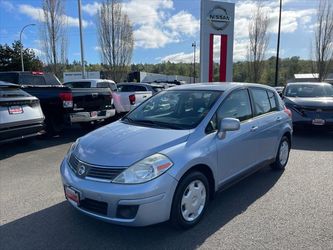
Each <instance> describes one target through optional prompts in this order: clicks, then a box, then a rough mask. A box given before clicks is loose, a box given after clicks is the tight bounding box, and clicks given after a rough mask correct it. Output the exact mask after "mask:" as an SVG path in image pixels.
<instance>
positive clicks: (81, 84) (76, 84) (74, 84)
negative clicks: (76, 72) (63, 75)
mask: <svg viewBox="0 0 333 250" xmlns="http://www.w3.org/2000/svg"><path fill="white" fill-rule="evenodd" d="M64 85H65V86H67V87H70V88H74V89H75V88H90V86H91V83H90V82H86V81H85V82H66V83H65V84H64Z"/></svg>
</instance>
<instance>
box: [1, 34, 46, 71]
mask: <svg viewBox="0 0 333 250" xmlns="http://www.w3.org/2000/svg"><path fill="white" fill-rule="evenodd" d="M20 48H21V43H20V42H19V41H14V42H13V43H12V45H11V46H9V45H8V44H4V45H2V44H0V71H20V70H21V54H20ZM22 52H23V61H24V69H25V70H26V71H41V70H43V63H42V62H41V61H40V60H39V58H38V57H37V56H36V54H35V52H34V51H33V50H32V49H28V48H25V49H24V48H23V49H22Z"/></svg>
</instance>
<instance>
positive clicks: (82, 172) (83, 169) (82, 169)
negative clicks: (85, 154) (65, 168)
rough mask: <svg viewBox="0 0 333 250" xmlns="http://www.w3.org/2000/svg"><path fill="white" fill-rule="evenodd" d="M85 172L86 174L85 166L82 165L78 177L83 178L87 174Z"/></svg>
mask: <svg viewBox="0 0 333 250" xmlns="http://www.w3.org/2000/svg"><path fill="white" fill-rule="evenodd" d="M85 172H86V167H85V166H84V165H80V166H79V169H78V171H77V173H78V175H80V176H82V175H84V174H85Z"/></svg>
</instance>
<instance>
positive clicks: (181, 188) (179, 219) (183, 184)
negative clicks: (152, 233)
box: [171, 171, 210, 229]
mask: <svg viewBox="0 0 333 250" xmlns="http://www.w3.org/2000/svg"><path fill="white" fill-rule="evenodd" d="M194 180H200V181H201V182H202V183H203V184H204V185H205V188H206V202H205V206H204V208H203V211H202V213H201V214H200V216H199V217H198V218H196V219H195V220H194V221H191V222H189V221H186V220H185V219H184V218H183V215H182V213H181V200H182V197H183V194H184V192H185V189H186V188H187V186H188V185H189V184H190V183H191V182H192V181H194ZM209 193H210V190H209V183H208V179H207V177H206V176H205V175H204V174H203V173H201V172H198V171H194V172H191V173H189V174H188V175H186V176H185V177H183V179H182V180H181V181H180V183H179V184H178V187H177V189H176V192H175V195H174V199H173V202H172V209H171V222H172V224H173V225H175V226H176V227H179V228H184V229H187V228H190V227H193V226H194V225H196V224H197V223H198V222H199V221H200V220H201V218H202V217H203V216H204V214H205V211H206V209H207V204H208V201H209V198H210V197H209Z"/></svg>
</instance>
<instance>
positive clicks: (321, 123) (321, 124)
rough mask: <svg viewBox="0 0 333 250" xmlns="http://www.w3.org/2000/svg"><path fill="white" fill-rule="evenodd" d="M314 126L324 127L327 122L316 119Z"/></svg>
mask: <svg viewBox="0 0 333 250" xmlns="http://www.w3.org/2000/svg"><path fill="white" fill-rule="evenodd" d="M312 124H313V125H316V126H323V125H325V120H323V119H314V120H312Z"/></svg>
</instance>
